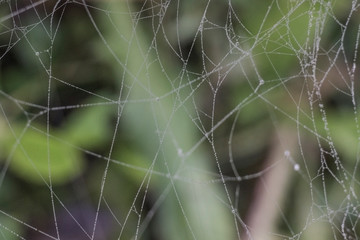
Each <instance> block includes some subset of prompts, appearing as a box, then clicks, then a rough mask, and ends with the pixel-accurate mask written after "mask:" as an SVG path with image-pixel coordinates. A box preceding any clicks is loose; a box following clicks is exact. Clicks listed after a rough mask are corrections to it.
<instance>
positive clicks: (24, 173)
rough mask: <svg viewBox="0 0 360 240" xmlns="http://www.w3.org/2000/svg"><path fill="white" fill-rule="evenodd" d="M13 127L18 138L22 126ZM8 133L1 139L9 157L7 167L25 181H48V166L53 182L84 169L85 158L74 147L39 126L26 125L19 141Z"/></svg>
mask: <svg viewBox="0 0 360 240" xmlns="http://www.w3.org/2000/svg"><path fill="white" fill-rule="evenodd" d="M13 129H14V132H15V133H16V135H17V137H19V134H18V133H20V132H21V130H22V129H21V128H20V127H14V126H13ZM8 133H10V131H9V132H8ZM11 135H12V134H11ZM11 135H10V134H7V137H5V139H4V146H3V148H4V153H3V154H5V156H11V163H10V170H11V171H12V172H13V173H14V174H16V175H18V176H19V177H21V178H23V179H24V180H26V181H31V182H34V183H38V184H45V183H48V182H49V175H50V174H49V169H50V173H51V180H52V183H53V184H64V183H66V182H68V181H71V180H72V179H73V178H75V177H76V176H78V175H79V174H80V173H81V172H82V170H83V169H84V159H83V158H82V157H81V155H80V152H79V151H78V150H77V149H75V148H73V147H71V145H68V144H65V143H63V142H61V141H59V140H57V139H55V138H53V137H52V136H50V137H49V139H48V138H47V135H46V131H44V130H41V129H40V128H36V129H35V128H28V129H27V131H26V132H25V134H24V135H23V137H21V138H19V142H18V143H17V141H16V139H15V138H14V137H13V136H11ZM48 149H49V151H48ZM13 150H14V151H13ZM12 151H13V152H12ZM48 153H49V154H48ZM3 154H2V155H3Z"/></svg>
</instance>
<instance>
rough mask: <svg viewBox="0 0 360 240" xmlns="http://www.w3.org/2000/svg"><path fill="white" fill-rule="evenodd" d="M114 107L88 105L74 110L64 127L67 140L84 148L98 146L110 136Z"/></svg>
mask: <svg viewBox="0 0 360 240" xmlns="http://www.w3.org/2000/svg"><path fill="white" fill-rule="evenodd" d="M112 110H113V108H112V107H107V106H102V105H101V106H97V107H86V108H81V109H77V110H76V111H74V112H73V113H72V114H71V116H70V117H69V119H68V120H67V122H66V123H65V125H64V128H63V136H64V139H66V141H68V142H71V143H72V144H74V145H76V146H81V147H83V148H94V147H98V146H99V145H100V144H101V143H104V142H105V141H106V139H108V137H109V136H110V128H109V114H110V113H111V111H112Z"/></svg>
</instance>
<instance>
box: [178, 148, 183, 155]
mask: <svg viewBox="0 0 360 240" xmlns="http://www.w3.org/2000/svg"><path fill="white" fill-rule="evenodd" d="M177 153H178V155H179V156H180V157H182V156H183V150H182V149H181V148H179V149H178V150H177Z"/></svg>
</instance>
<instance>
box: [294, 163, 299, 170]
mask: <svg viewBox="0 0 360 240" xmlns="http://www.w3.org/2000/svg"><path fill="white" fill-rule="evenodd" d="M294 170H295V171H296V172H297V171H299V170H300V165H299V164H297V163H296V164H295V165H294Z"/></svg>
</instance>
